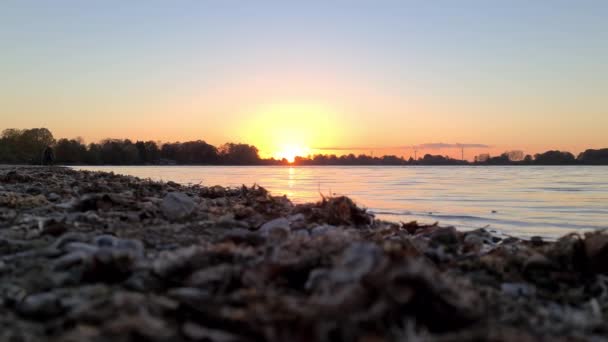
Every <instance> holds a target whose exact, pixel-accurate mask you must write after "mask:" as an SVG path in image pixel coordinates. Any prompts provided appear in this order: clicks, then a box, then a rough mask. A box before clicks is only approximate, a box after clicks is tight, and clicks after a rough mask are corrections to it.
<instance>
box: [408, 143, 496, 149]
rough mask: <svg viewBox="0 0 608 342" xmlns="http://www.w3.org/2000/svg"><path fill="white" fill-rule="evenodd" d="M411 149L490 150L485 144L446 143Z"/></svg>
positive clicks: (421, 145) (428, 144)
mask: <svg viewBox="0 0 608 342" xmlns="http://www.w3.org/2000/svg"><path fill="white" fill-rule="evenodd" d="M412 148H418V149H440V148H490V145H486V144H461V143H455V144H446V143H426V144H420V145H415V146H412Z"/></svg>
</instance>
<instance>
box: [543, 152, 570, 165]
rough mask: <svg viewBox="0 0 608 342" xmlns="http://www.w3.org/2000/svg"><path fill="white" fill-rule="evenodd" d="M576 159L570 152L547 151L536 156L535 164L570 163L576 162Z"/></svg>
mask: <svg viewBox="0 0 608 342" xmlns="http://www.w3.org/2000/svg"><path fill="white" fill-rule="evenodd" d="M575 163H576V159H575V158H574V155H573V154H572V153H570V152H562V151H547V152H545V153H539V154H536V155H535V156H534V164H540V165H569V164H575Z"/></svg>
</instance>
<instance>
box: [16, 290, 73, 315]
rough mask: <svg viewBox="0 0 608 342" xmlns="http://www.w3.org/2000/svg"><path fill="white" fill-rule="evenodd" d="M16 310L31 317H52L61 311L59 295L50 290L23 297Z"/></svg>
mask: <svg viewBox="0 0 608 342" xmlns="http://www.w3.org/2000/svg"><path fill="white" fill-rule="evenodd" d="M17 311H18V312H19V313H20V314H21V315H23V316H26V317H31V318H40V319H42V318H52V317H54V316H56V315H58V314H60V313H61V312H62V311H63V308H62V307H61V304H60V300H59V297H57V295H56V294H54V293H52V292H45V293H38V294H34V295H29V296H27V297H25V299H23V300H22V301H21V302H20V303H19V304H18V305H17Z"/></svg>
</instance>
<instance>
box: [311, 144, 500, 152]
mask: <svg viewBox="0 0 608 342" xmlns="http://www.w3.org/2000/svg"><path fill="white" fill-rule="evenodd" d="M490 147H491V146H490V145H486V144H477V143H474V144H461V143H455V144H446V143H426V144H419V145H412V146H383V147H377V146H331V147H313V148H312V150H317V151H376V150H407V149H419V150H423V149H428V150H438V149H442V148H490Z"/></svg>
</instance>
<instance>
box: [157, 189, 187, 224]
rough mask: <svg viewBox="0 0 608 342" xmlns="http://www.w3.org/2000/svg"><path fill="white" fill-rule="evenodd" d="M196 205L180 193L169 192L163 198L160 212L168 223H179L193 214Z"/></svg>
mask: <svg viewBox="0 0 608 342" xmlns="http://www.w3.org/2000/svg"><path fill="white" fill-rule="evenodd" d="M195 209H196V203H194V201H193V200H192V198H190V196H188V195H186V194H185V193H182V192H170V193H168V194H167V195H165V197H164V198H163V200H162V202H161V204H160V210H161V211H162V213H163V215H165V217H166V218H167V219H168V220H169V221H179V220H182V219H184V218H186V217H188V216H190V215H192V213H194V210H195Z"/></svg>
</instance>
